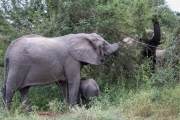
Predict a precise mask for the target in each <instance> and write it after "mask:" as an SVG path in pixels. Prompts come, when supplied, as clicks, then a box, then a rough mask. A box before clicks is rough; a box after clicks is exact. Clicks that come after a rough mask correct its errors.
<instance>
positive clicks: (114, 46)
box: [105, 43, 119, 55]
mask: <svg viewBox="0 0 180 120" xmlns="http://www.w3.org/2000/svg"><path fill="white" fill-rule="evenodd" d="M118 48H119V45H118V43H114V44H108V45H107V46H106V48H105V49H106V50H107V51H106V54H107V55H108V54H111V53H113V52H116V51H117V50H118Z"/></svg>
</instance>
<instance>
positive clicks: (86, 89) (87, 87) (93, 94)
mask: <svg viewBox="0 0 180 120" xmlns="http://www.w3.org/2000/svg"><path fill="white" fill-rule="evenodd" d="M99 95H100V90H99V85H98V84H97V82H96V81H95V80H94V79H92V78H90V79H87V80H85V79H82V80H81V82H80V87H79V97H78V103H79V104H80V103H81V100H82V101H83V100H88V101H90V100H92V99H93V98H98V97H99Z"/></svg>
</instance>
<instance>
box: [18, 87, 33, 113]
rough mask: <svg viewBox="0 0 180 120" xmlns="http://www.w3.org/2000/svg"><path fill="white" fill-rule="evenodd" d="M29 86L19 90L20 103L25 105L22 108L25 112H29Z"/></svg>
mask: <svg viewBox="0 0 180 120" xmlns="http://www.w3.org/2000/svg"><path fill="white" fill-rule="evenodd" d="M29 88H30V86H27V87H24V88H22V89H20V90H19V92H20V96H21V101H22V102H23V103H24V104H25V106H24V108H23V109H25V111H27V112H28V111H31V109H30V103H29V98H28V91H29Z"/></svg>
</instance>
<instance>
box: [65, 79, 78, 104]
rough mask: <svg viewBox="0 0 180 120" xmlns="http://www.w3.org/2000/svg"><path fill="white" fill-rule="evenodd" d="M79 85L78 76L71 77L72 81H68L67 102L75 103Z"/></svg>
mask: <svg viewBox="0 0 180 120" xmlns="http://www.w3.org/2000/svg"><path fill="white" fill-rule="evenodd" d="M79 86H80V77H77V78H75V79H73V81H71V82H69V83H68V93H69V99H68V102H69V103H70V104H71V105H72V106H74V105H75V104H77V100H78V93H79Z"/></svg>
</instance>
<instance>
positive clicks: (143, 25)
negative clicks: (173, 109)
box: [0, 0, 180, 117]
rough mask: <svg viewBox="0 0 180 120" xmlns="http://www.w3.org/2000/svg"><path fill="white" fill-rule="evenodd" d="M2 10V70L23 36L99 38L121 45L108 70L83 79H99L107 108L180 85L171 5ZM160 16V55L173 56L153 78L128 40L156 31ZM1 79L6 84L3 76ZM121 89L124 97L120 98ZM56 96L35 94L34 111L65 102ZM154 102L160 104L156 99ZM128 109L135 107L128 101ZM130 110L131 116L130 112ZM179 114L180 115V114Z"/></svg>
mask: <svg viewBox="0 0 180 120" xmlns="http://www.w3.org/2000/svg"><path fill="white" fill-rule="evenodd" d="M0 5H1V7H0V66H1V67H3V57H4V53H5V50H6V48H7V46H8V45H9V44H10V43H11V41H13V40H15V39H16V38H18V37H20V36H23V35H26V34H39V35H43V36H47V37H55V36H62V35H66V34H70V33H82V32H83V33H97V34H99V35H101V36H102V37H103V38H105V39H106V40H107V41H108V42H110V43H112V42H118V43H119V44H120V49H119V50H118V52H117V54H116V55H110V56H107V58H106V59H107V60H106V62H105V63H104V64H102V65H101V66H92V65H88V66H85V67H84V68H83V70H82V77H87V78H90V77H91V78H94V79H95V80H96V81H97V82H98V84H99V85H100V89H101V92H102V96H104V97H102V104H107V103H106V102H107V101H105V99H107V100H109V102H111V103H112V104H114V105H117V104H120V103H119V102H117V101H118V99H119V96H120V97H123V98H124V97H125V98H127V97H128V96H124V94H126V93H128V94H130V93H131V91H134V92H135V91H136V90H139V89H140V88H142V89H148V90H149V89H151V88H153V90H154V87H156V88H155V89H159V87H162V86H165V85H167V84H168V85H169V84H173V85H172V86H174V84H177V82H178V80H179V77H180V74H179V73H180V68H179V66H180V65H179V64H180V54H179V51H180V47H178V46H180V42H178V38H179V41H180V24H179V23H180V13H177V12H174V11H172V10H171V9H170V8H169V7H168V5H167V4H166V1H165V0H2V1H1V2H0ZM155 13H156V14H158V19H159V21H160V24H161V31H162V39H166V42H165V43H164V44H162V45H160V46H159V48H158V49H167V50H168V51H169V54H168V55H166V56H168V57H167V59H168V60H167V61H168V62H167V63H166V64H165V65H164V66H163V68H159V69H158V71H157V72H155V73H151V72H150V69H149V68H150V67H149V64H148V63H149V62H151V61H150V60H144V59H141V57H140V51H141V49H142V48H141V44H140V45H139V46H138V47H137V48H132V49H127V48H126V47H124V43H123V41H122V40H123V38H125V37H127V36H130V37H132V38H136V37H138V36H141V35H142V34H144V32H145V30H146V29H153V26H152V22H151V18H152V15H153V14H155ZM171 63H172V64H173V67H172V64H171ZM0 76H1V77H0V79H2V76H3V72H1V73H0ZM2 81H3V79H2V80H1V83H2ZM120 88H121V91H120V92H119V94H120V95H116V94H118V93H117V90H120ZM47 90H48V92H47ZM153 90H152V91H153ZM37 91H38V92H37ZM45 91H46V92H45ZM56 91H58V88H57V87H56V86H55V85H50V86H45V87H35V88H32V89H31V90H30V98H31V105H32V106H33V107H34V108H35V109H38V110H47V109H48V108H49V106H48V104H50V103H49V101H52V100H54V99H57V100H60V97H59V96H60V95H59V92H56ZM115 91H116V92H115ZM149 91H151V90H149ZM152 91H151V92H152ZM129 92H130V93H129ZM34 93H37V94H34ZM44 93H45V94H44ZM112 93H114V94H112ZM163 94H165V93H163ZM40 95H41V96H40ZM57 96H58V97H57ZM114 96H118V98H116V97H114ZM129 96H131V95H129ZM134 96H135V95H134ZM134 96H133V95H132V96H131V97H134ZM149 96H152V95H147V97H149ZM107 97H108V98H107ZM136 97H138V96H136ZM34 98H36V99H34ZM19 99H20V98H19V95H18V94H17V95H16V96H15V97H14V99H13V101H14V103H20V100H19ZM129 99H131V98H129ZM152 99H153V100H154V99H155V100H154V101H156V98H152ZM161 99H163V98H161ZM103 100H104V101H103ZM14 103H12V104H14ZM127 104H133V103H128V101H127ZM37 106H38V107H37ZM51 106H52V105H51ZM107 106H108V105H106V106H105V107H107ZM17 107H18V104H15V105H14V106H13V108H14V109H17ZM125 107H126V109H125V111H126V112H127V108H128V107H129V106H125ZM60 110H61V111H63V110H64V109H63V110H62V109H60ZM177 110H178V111H180V108H177ZM135 114H136V113H135ZM137 114H138V113H137ZM152 114H153V113H151V115H152ZM177 114H178V113H177ZM144 117H146V116H144Z"/></svg>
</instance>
